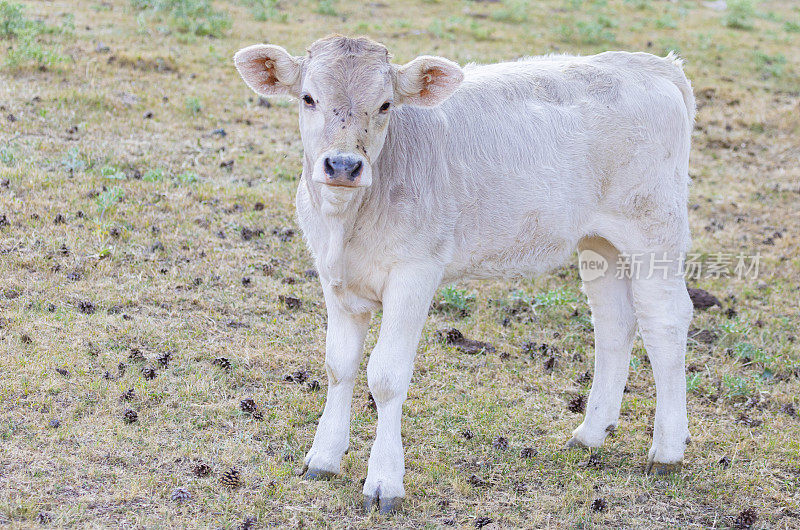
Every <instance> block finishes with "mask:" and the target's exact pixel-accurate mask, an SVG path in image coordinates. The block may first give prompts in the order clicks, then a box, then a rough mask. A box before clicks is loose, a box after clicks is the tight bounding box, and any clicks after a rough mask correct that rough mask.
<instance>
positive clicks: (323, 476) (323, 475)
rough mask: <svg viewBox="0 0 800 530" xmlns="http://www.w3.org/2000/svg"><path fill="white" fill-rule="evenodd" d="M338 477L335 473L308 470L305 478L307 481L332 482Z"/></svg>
mask: <svg viewBox="0 0 800 530" xmlns="http://www.w3.org/2000/svg"><path fill="white" fill-rule="evenodd" d="M335 476H336V473H334V472H333V471H327V470H325V469H314V468H306V470H305V473H303V478H304V479H306V480H330V479H332V478H333V477H335Z"/></svg>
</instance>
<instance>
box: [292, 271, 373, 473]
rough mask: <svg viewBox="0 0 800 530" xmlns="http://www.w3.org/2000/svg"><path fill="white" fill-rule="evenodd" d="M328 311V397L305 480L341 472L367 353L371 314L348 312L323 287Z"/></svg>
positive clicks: (326, 352) (326, 361)
mask: <svg viewBox="0 0 800 530" xmlns="http://www.w3.org/2000/svg"><path fill="white" fill-rule="evenodd" d="M323 291H324V293H325V305H326V307H327V310H328V330H327V334H326V338H325V372H326V373H327V375H328V395H327V397H326V399H325V410H324V411H323V413H322V417H321V418H320V420H319V425H318V426H317V432H316V434H315V435H314V444H313V445H312V446H311V450H310V451H309V452H308V454H307V455H306V458H305V467H306V472H305V477H306V478H308V479H325V478H329V477H331V476H333V475H336V474H338V473H339V469H340V465H341V461H342V457H343V456H344V454H345V452H346V451H347V448H348V447H349V446H350V406H351V403H352V401H353V386H354V385H355V380H356V373H357V372H358V367H359V365H360V364H361V356H362V353H363V351H364V336H365V335H366V333H367V329H368V328H369V321H370V317H371V314H370V313H360V314H354V313H348V312H347V311H345V310H344V309H343V308H342V307H341V305H340V304H339V302H338V300H337V298H336V297H335V296H333V294H332V293H331V292H330V289H329V288H328V287H327V286H325V285H324V284H323Z"/></svg>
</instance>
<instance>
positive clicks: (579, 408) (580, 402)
mask: <svg viewBox="0 0 800 530" xmlns="http://www.w3.org/2000/svg"><path fill="white" fill-rule="evenodd" d="M567 410H568V411H570V412H574V413H576V414H580V413H581V412H583V411H584V410H586V396H584V395H583V394H579V395H577V396H575V397H574V398H572V399H571V400H569V403H567Z"/></svg>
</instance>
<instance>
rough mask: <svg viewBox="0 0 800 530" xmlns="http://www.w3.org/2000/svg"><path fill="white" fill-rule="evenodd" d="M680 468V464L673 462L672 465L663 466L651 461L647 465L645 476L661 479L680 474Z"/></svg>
mask: <svg viewBox="0 0 800 530" xmlns="http://www.w3.org/2000/svg"><path fill="white" fill-rule="evenodd" d="M681 467H682V463H681V462H675V463H674V464H663V463H661V462H652V461H651V462H648V463H647V474H648V475H653V476H655V477H663V476H666V475H671V474H673V473H678V472H680V470H681Z"/></svg>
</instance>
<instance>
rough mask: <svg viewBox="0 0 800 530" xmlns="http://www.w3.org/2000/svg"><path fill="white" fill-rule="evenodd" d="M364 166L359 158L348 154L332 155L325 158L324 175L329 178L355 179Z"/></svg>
mask: <svg viewBox="0 0 800 530" xmlns="http://www.w3.org/2000/svg"><path fill="white" fill-rule="evenodd" d="M363 167H364V165H363V164H362V162H361V160H359V159H358V158H356V157H354V156H350V155H334V156H329V157H327V158H325V175H327V177H328V179H330V180H339V181H350V182H353V181H355V180H356V179H357V178H358V176H359V175H361V170H362V168H363Z"/></svg>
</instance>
